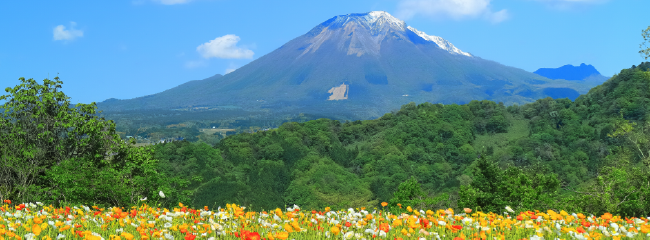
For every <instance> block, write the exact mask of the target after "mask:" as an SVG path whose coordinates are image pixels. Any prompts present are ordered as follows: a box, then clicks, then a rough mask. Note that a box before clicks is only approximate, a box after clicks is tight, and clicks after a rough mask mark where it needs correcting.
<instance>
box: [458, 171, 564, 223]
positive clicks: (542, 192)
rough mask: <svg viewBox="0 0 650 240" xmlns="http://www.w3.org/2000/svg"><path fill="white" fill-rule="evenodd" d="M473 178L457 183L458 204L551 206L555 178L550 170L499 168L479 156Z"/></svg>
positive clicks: (496, 209)
mask: <svg viewBox="0 0 650 240" xmlns="http://www.w3.org/2000/svg"><path fill="white" fill-rule="evenodd" d="M473 175H474V180H473V181H472V183H471V184H470V185H469V186H467V185H466V186H461V188H460V191H459V193H458V194H459V200H458V207H460V208H464V207H466V208H471V209H474V208H478V209H480V210H481V211H485V212H495V213H500V212H502V211H503V210H504V209H505V207H506V206H510V207H511V208H513V209H522V210H524V209H528V210H530V209H553V208H555V207H556V206H557V205H554V200H555V198H556V195H557V193H558V190H559V181H558V180H557V178H556V177H555V175H553V174H542V173H531V174H526V173H524V172H523V171H522V170H521V169H519V168H515V167H511V168H508V169H507V170H505V171H504V170H501V169H499V167H498V166H496V164H494V163H491V162H489V161H488V160H487V159H486V158H480V159H479V160H478V161H477V163H476V165H475V168H474V171H473Z"/></svg>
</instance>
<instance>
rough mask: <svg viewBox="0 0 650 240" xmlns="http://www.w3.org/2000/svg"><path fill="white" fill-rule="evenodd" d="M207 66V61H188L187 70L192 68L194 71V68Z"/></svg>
mask: <svg viewBox="0 0 650 240" xmlns="http://www.w3.org/2000/svg"><path fill="white" fill-rule="evenodd" d="M207 65H208V63H206V62H205V61H201V60H199V61H187V62H185V68H190V69H192V68H200V67H205V66H207Z"/></svg>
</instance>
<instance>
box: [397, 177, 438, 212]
mask: <svg viewBox="0 0 650 240" xmlns="http://www.w3.org/2000/svg"><path fill="white" fill-rule="evenodd" d="M448 198H449V195H448V194H444V193H443V194H440V195H439V196H437V197H435V198H432V197H429V196H427V194H426V193H425V192H424V191H422V188H421V187H420V183H418V181H417V179H415V177H413V176H411V178H410V179H409V180H406V181H404V182H403V183H400V185H399V187H398V188H397V191H395V194H393V198H391V199H390V201H389V202H388V204H389V206H390V208H391V210H390V211H391V212H394V213H399V212H402V211H404V209H403V208H401V207H400V208H398V207H397V204H401V205H402V206H404V207H408V206H411V207H413V208H417V209H439V208H441V207H443V204H445V202H444V201H445V200H447V199H448ZM447 206H448V205H447Z"/></svg>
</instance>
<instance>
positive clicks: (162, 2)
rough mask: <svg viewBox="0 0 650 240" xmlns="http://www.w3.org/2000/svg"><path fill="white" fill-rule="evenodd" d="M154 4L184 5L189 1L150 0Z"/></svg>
mask: <svg viewBox="0 0 650 240" xmlns="http://www.w3.org/2000/svg"><path fill="white" fill-rule="evenodd" d="M152 1H153V2H155V3H160V4H164V5H175V4H184V3H188V2H190V1H191V0H152Z"/></svg>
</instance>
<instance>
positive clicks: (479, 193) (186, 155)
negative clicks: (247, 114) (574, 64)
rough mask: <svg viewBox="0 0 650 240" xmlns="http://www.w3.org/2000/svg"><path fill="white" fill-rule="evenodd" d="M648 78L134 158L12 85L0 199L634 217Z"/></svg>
mask: <svg viewBox="0 0 650 240" xmlns="http://www.w3.org/2000/svg"><path fill="white" fill-rule="evenodd" d="M649 68H650V63H642V64H640V65H639V66H633V67H632V68H630V69H624V70H622V71H621V73H620V74H618V75H616V76H614V77H612V78H611V79H610V80H608V81H607V82H606V83H604V84H603V85H601V86H598V87H596V88H594V89H592V90H591V91H590V92H589V94H586V95H583V96H580V97H579V98H578V99H576V101H575V102H572V101H571V100H569V99H551V98H545V99H540V100H538V101H536V102H534V103H530V104H526V105H523V106H509V107H507V108H506V107H505V106H504V105H503V104H497V103H494V102H491V101H472V102H470V103H469V104H466V105H456V104H452V105H442V104H431V103H422V104H419V105H418V104H415V103H410V104H406V105H404V106H402V108H401V109H400V110H399V111H394V112H392V113H387V114H385V115H384V116H383V117H381V118H378V119H375V120H364V121H354V122H349V121H346V122H340V121H335V120H329V119H318V120H312V121H304V120H305V119H303V120H301V121H300V122H285V123H283V124H282V125H280V126H279V127H278V128H277V129H271V130H268V131H258V132H254V133H240V134H236V135H233V136H229V137H226V138H224V139H218V140H219V141H218V143H216V144H215V145H214V146H212V145H211V143H206V142H208V141H211V140H209V139H203V138H202V137H200V136H199V137H197V139H199V138H200V139H203V141H197V142H189V141H178V142H171V143H165V144H156V145H154V146H151V147H147V148H134V147H132V146H129V145H128V144H126V143H124V142H123V141H121V140H120V139H119V137H118V136H117V134H115V133H116V131H115V127H114V125H112V123H111V122H106V121H104V120H103V119H99V118H97V117H96V116H95V115H96V114H95V112H94V111H95V110H94V109H95V108H94V106H93V105H92V104H91V105H88V106H85V105H78V106H77V107H76V108H72V107H69V106H68V105H69V104H67V101H66V100H57V99H56V98H55V99H54V100H47V99H51V98H52V96H57V94H58V95H59V98H58V99H67V98H65V95H62V93H61V94H59V93H58V91H57V88H58V87H57V86H58V85H60V82H58V83H57V82H52V81H50V82H48V81H49V80H47V81H46V82H45V85H44V86H41V85H38V84H36V83H35V82H34V81H31V82H30V81H24V80H23V81H24V83H23V85H21V86H19V87H16V88H15V89H13V90H11V89H8V91H9V90H11V91H13V92H12V94H13V96H14V98H13V99H15V100H12V101H8V102H7V104H5V106H4V108H3V109H4V111H3V112H2V114H3V119H2V122H0V124H1V125H0V127H1V128H0V130H1V131H2V133H3V134H2V135H0V140H1V141H2V142H1V143H2V144H1V145H0V151H1V153H2V155H1V156H2V162H0V164H3V165H2V168H0V171H3V172H1V173H0V174H3V175H0V177H1V178H0V183H2V184H0V194H3V195H0V198H3V199H7V198H12V200H16V199H25V200H26V199H45V200H47V201H52V202H56V201H59V202H93V203H104V204H110V205H125V204H130V203H134V202H137V201H138V200H139V198H141V197H149V199H152V200H154V201H157V202H159V203H161V201H162V204H163V205H168V206H171V205H175V204H177V203H178V202H183V203H184V204H187V205H190V206H192V207H194V208H202V207H203V206H212V207H216V206H224V205H225V204H226V203H238V204H242V205H244V206H248V207H249V209H255V210H261V209H267V210H268V209H275V208H277V207H280V206H284V205H292V204H297V205H299V206H300V207H302V208H307V209H309V208H314V209H317V208H323V207H325V206H330V207H335V208H347V207H360V206H366V207H372V206H378V203H379V202H390V204H391V206H390V207H392V208H394V207H395V206H396V204H397V203H401V204H402V205H403V206H404V207H405V206H409V205H410V206H412V207H413V208H419V209H422V208H447V207H452V208H458V207H469V208H477V207H478V208H479V209H480V210H483V211H493V212H500V211H503V210H504V207H505V206H510V207H512V208H514V209H522V210H523V209H528V210H530V209H556V210H559V209H565V210H569V211H585V212H593V213H602V212H611V213H613V214H622V215H625V216H641V215H647V214H650V203H648V201H647V200H646V199H649V198H650V195H648V194H650V187H648V186H650V179H648V177H647V176H649V174H648V171H649V170H650V158H649V157H648V156H650V138H648V137H647V136H650V115H649V114H648V106H649V105H650V93H649V91H644V90H643V89H650V72H648V69H649ZM57 81H58V80H57ZM57 84H58V85H57ZM59 87H60V86H59ZM34 89H36V90H34ZM37 90H38V91H37ZM5 98H7V97H5ZM57 101H58V102H57ZM300 117H303V116H300ZM199 125H200V124H197V125H196V126H199ZM200 127H205V126H200ZM169 129H175V127H169ZM170 131H171V130H170ZM196 132H198V130H197V129H194V130H191V131H190V130H188V133H189V134H196ZM33 136H40V138H39V137H33ZM195 140H196V139H195ZM215 142H216V140H215ZM30 164H31V165H30ZM2 181H4V182H2ZM30 181H31V182H30ZM160 190H162V191H163V192H165V193H166V195H167V198H166V199H161V198H159V197H157V194H156V193H157V191H160ZM394 210H398V209H394Z"/></svg>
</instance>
